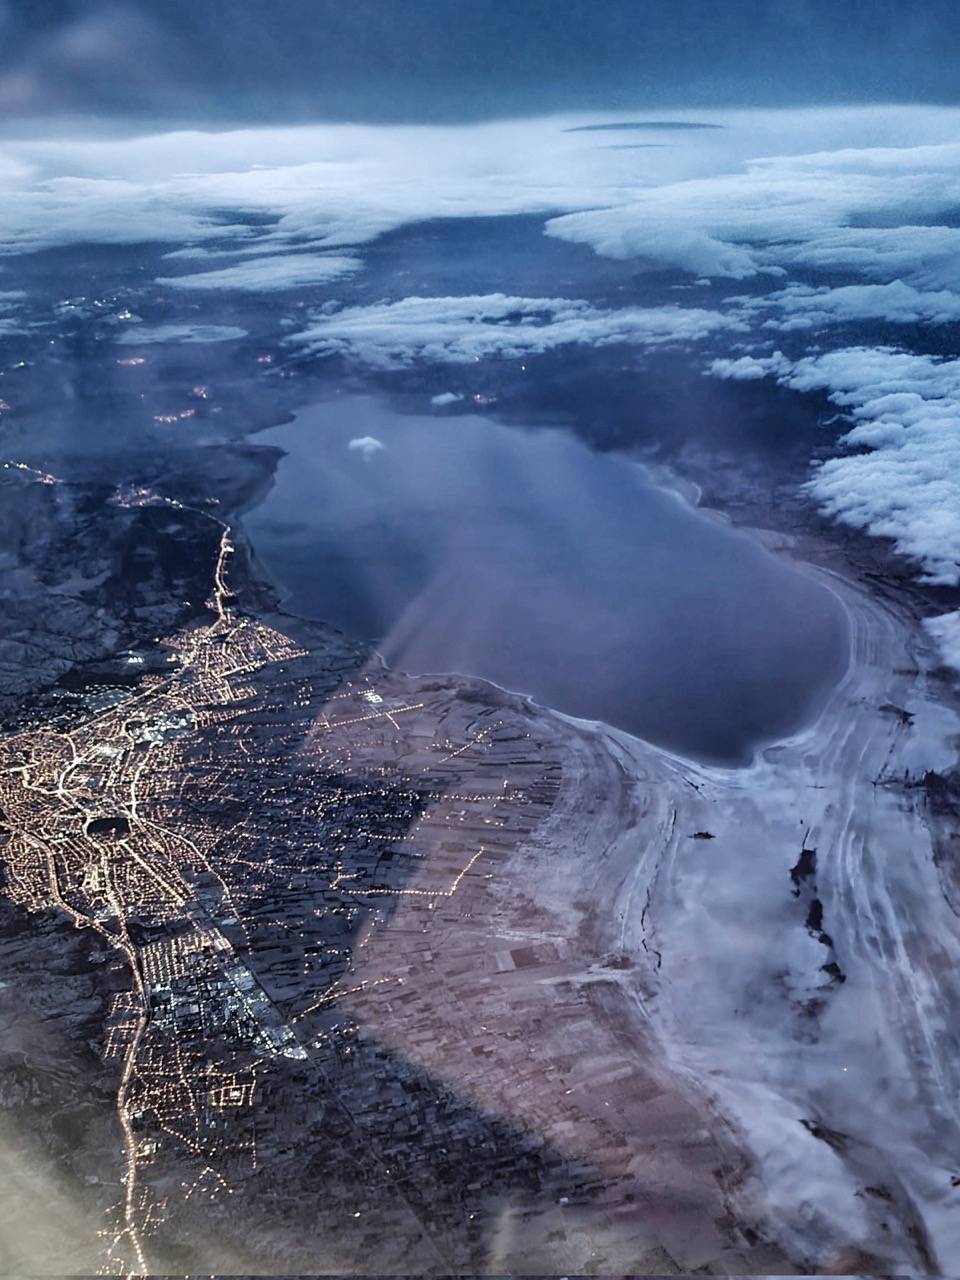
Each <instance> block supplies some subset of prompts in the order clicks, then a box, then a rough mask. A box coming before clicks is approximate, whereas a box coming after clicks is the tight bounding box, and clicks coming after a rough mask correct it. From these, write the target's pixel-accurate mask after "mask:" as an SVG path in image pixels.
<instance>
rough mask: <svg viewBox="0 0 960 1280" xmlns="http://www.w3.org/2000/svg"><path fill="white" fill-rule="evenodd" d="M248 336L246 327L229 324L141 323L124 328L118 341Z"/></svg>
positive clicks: (137, 343)
mask: <svg viewBox="0 0 960 1280" xmlns="http://www.w3.org/2000/svg"><path fill="white" fill-rule="evenodd" d="M246 336H247V331H246V329H239V328H237V327H236V325H229V324H156V325H149V324H140V325H137V327H136V328H135V329H124V330H122V331H121V332H120V333H119V334H118V335H117V338H116V341H117V342H119V343H122V344H123V345H124V346H141V345H143V344H145V343H153V342H185V343H199V342H233V341H236V340H237V339H238V338H245V337H246Z"/></svg>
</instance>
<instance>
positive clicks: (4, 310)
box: [0, 289, 26, 337]
mask: <svg viewBox="0 0 960 1280" xmlns="http://www.w3.org/2000/svg"><path fill="white" fill-rule="evenodd" d="M25 297H26V294H25V293H24V292H23V290H22V289H5V290H0V337H6V336H8V335H10V334H14V333H22V332H23V327H24V326H23V325H22V324H21V322H20V321H19V320H18V319H17V312H18V311H19V304H20V303H21V302H22V301H23V299H24V298H25Z"/></svg>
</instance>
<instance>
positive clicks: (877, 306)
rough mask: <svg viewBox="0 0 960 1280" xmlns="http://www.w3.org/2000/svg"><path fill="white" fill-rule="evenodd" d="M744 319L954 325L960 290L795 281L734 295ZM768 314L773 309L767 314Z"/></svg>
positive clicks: (802, 324) (784, 326)
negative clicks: (760, 291) (758, 292)
mask: <svg viewBox="0 0 960 1280" xmlns="http://www.w3.org/2000/svg"><path fill="white" fill-rule="evenodd" d="M734 301H735V303H736V304H739V307H740V312H741V314H742V315H743V316H744V318H746V319H751V320H753V321H754V322H759V323H762V326H763V327H764V328H765V329H777V330H781V331H784V332H787V331H790V330H799V329H817V328H822V327H824V326H826V325H831V324H849V323H854V322H857V321H863V320H881V321H884V322H885V323H887V324H921V323H923V324H956V323H957V321H960V294H958V293H953V292H951V290H949V289H937V290H923V289H917V288H915V287H914V286H913V285H910V284H905V283H904V282H903V281H902V280H893V281H891V282H890V283H889V284H850V285H841V286H839V287H837V288H827V287H823V288H812V287H811V286H809V285H800V284H792V285H787V286H786V288H784V289H779V290H777V291H776V292H775V293H770V294H767V295H765V296H764V297H758V298H742V299H735V300H734ZM768 313H773V314H770V315H769V316H768Z"/></svg>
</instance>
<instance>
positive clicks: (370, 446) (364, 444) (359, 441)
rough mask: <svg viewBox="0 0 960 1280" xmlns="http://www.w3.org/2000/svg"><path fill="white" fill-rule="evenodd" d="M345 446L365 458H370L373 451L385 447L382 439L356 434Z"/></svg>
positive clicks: (377, 451) (378, 450) (376, 451)
mask: <svg viewBox="0 0 960 1280" xmlns="http://www.w3.org/2000/svg"><path fill="white" fill-rule="evenodd" d="M347 448H348V449H353V450H355V451H356V452H357V453H360V454H362V455H363V457H364V458H365V459H370V458H372V457H373V455H374V454H375V453H379V452H380V450H381V449H385V448H386V445H385V444H384V443H383V441H382V440H378V439H377V438H376V436H357V437H355V439H353V440H351V441H350V443H349V444H348V445H347Z"/></svg>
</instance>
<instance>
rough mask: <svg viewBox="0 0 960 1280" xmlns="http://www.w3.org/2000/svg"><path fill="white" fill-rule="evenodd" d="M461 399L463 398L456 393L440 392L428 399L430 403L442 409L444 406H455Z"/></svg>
mask: <svg viewBox="0 0 960 1280" xmlns="http://www.w3.org/2000/svg"><path fill="white" fill-rule="evenodd" d="M462 399H463V396H462V395H461V394H460V393H459V392H458V391H441V392H440V394H439V395H437V396H431V397H430V403H431V404H435V405H436V406H437V407H438V408H440V409H442V408H443V407H444V405H448V404H456V403H457V401H458V400H462Z"/></svg>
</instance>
